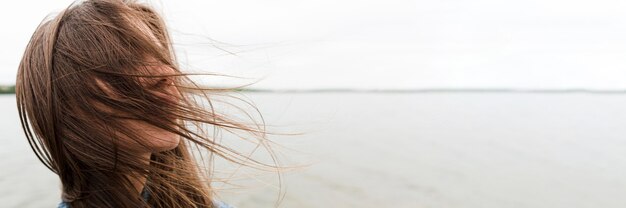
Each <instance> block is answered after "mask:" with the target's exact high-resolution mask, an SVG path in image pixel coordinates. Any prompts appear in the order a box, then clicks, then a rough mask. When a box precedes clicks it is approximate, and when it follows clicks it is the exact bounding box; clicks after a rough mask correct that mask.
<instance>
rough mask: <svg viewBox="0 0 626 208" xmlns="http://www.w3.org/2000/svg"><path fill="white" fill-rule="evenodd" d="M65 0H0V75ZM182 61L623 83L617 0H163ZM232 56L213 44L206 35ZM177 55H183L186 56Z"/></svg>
mask: <svg viewBox="0 0 626 208" xmlns="http://www.w3.org/2000/svg"><path fill="white" fill-rule="evenodd" d="M70 2H72V1H69V0H55V1H49V0H32V1H12V2H11V3H10V4H8V3H5V5H4V6H3V7H0V24H1V25H0V27H1V28H3V31H2V33H1V35H2V36H1V37H2V38H0V41H1V42H0V45H1V46H2V47H1V51H0V84H12V83H14V80H15V75H16V72H17V69H16V68H17V65H18V62H19V59H20V58H21V55H22V53H23V50H24V47H25V45H26V43H27V41H28V39H29V38H30V35H31V34H32V32H33V30H34V29H35V27H36V25H37V24H38V23H39V21H40V20H41V19H42V18H43V17H45V16H46V15H47V14H48V13H50V12H53V11H59V10H61V9H62V8H64V7H65V6H66V5H68V4H69V3H70ZM153 2H155V3H156V4H158V5H160V6H159V7H160V8H163V12H164V14H165V16H166V18H167V21H168V23H169V24H170V27H171V28H172V33H173V36H174V37H175V40H176V41H177V42H178V43H179V45H177V47H178V48H179V51H178V52H179V57H180V58H181V61H182V62H183V63H188V64H190V66H189V68H190V69H205V70H210V71H215V72H221V73H228V74H234V75H240V76H247V77H262V76H265V77H266V78H265V79H264V80H263V81H261V82H260V83H258V84H257V85H255V86H256V87H257V88H273V89H312V88H358V89H416V88H492V87H493V88H535V89H537V88H541V89H561V88H589V89H626V12H624V11H626V1H618V0H614V1H611V0H596V1H589V0H587V1H578V0H527V1H503V0H472V1H462V0H440V1H426V0H384V1H383V0H376V1H374V0H228V1H215V0H176V1H174V0H161V1H153ZM189 34H193V35H198V36H200V37H210V38H212V39H215V40H218V41H222V42H226V43H230V44H235V45H241V46H239V47H232V46H228V45H225V44H220V46H221V47H226V48H228V50H231V51H248V52H242V53H240V54H239V56H238V57H235V56H219V55H218V54H220V52H219V51H217V50H215V49H212V48H210V46H206V45H203V44H202V43H206V42H207V41H206V39H200V38H198V37H196V36H192V35H189ZM185 66H186V65H185Z"/></svg>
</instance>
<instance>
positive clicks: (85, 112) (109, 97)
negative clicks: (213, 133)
mask: <svg viewBox="0 0 626 208" xmlns="http://www.w3.org/2000/svg"><path fill="white" fill-rule="evenodd" d="M187 75H189V74H184V73H181V71H180V70H179V68H178V66H177V64H176V60H175V57H174V51H173V49H172V44H171V42H170V38H169V35H168V32H167V30H166V27H165V24H164V22H163V20H162V19H161V17H160V16H159V15H158V14H157V13H156V12H154V10H153V9H152V8H150V7H149V6H146V5H143V4H139V3H136V2H133V1H122V0H87V1H82V2H80V3H76V4H73V5H71V6H70V7H68V8H67V9H65V10H64V11H62V12H61V13H60V14H59V15H57V16H56V17H54V18H52V19H49V20H46V21H44V22H42V24H40V25H39V26H38V28H37V29H36V31H35V32H34V34H33V36H32V38H31V40H30V42H29V44H28V46H27V48H26V51H25V53H24V56H23V58H22V61H21V63H20V66H19V72H18V76H17V82H16V96H17V106H18V110H19V114H20V119H21V122H22V127H23V129H24V131H25V134H26V137H27V138H28V141H29V143H30V145H31V147H32V149H33V151H34V152H35V153H36V155H37V157H38V158H39V159H40V160H41V162H42V163H44V165H46V166H47V167H48V168H49V169H50V170H52V171H53V172H54V173H56V174H57V175H58V176H59V178H60V180H61V183H62V193H63V195H62V202H61V204H60V205H59V206H60V207H72V208H80V207H227V205H226V204H224V203H222V202H219V201H218V200H216V199H214V198H215V197H214V196H213V190H212V189H211V187H210V181H211V177H208V176H207V175H208V174H209V173H207V171H203V169H202V168H199V166H198V160H196V159H195V156H197V155H198V154H192V152H190V151H191V150H192V149H197V150H208V152H209V153H210V154H215V155H218V156H221V157H224V158H225V159H227V160H230V161H233V162H238V163H246V164H253V163H247V162H249V161H253V162H254V160H250V158H247V157H245V156H244V155H243V154H239V153H237V152H235V151H233V150H232V149H230V148H227V147H225V146H222V145H220V144H219V143H217V142H216V138H215V137H210V136H208V135H207V134H208V133H206V132H205V131H203V130H202V127H203V125H207V124H209V125H211V126H213V127H218V128H221V129H224V130H227V131H231V132H232V131H235V130H239V131H244V132H246V133H250V134H249V135H250V136H252V137H254V138H257V139H258V141H259V142H260V143H263V144H264V142H265V132H264V131H263V130H264V128H263V125H258V124H256V123H252V124H250V123H248V124H244V123H242V122H238V121H235V120H232V119H229V118H227V117H226V116H224V115H223V114H220V113H217V112H216V111H214V109H213V108H212V107H211V108H210V109H206V107H204V106H205V105H206V104H207V103H208V104H209V105H211V106H212V104H211V100H209V95H211V96H217V95H219V94H220V93H221V92H222V91H224V90H223V89H210V88H202V87H199V86H198V85H196V84H195V83H194V82H193V81H192V80H191V79H189V78H188V77H187ZM195 75H197V74H195ZM201 98H202V99H201ZM190 124H191V125H190ZM192 127H193V128H192ZM192 147H193V148H192ZM254 165H258V166H257V167H270V168H273V167H274V166H271V165H266V164H263V163H254ZM209 166H210V165H209Z"/></svg>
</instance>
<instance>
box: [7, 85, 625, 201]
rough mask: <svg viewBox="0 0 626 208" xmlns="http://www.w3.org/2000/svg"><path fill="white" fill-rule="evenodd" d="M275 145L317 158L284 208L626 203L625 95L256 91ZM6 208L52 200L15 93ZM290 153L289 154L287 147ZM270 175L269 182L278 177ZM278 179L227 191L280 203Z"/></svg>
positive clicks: (291, 182) (53, 185) (53, 192)
mask: <svg viewBox="0 0 626 208" xmlns="http://www.w3.org/2000/svg"><path fill="white" fill-rule="evenodd" d="M248 96H249V97H250V98H251V99H252V100H253V101H254V102H255V103H256V105H257V106H258V107H259V108H260V110H261V111H262V112H263V113H264V116H265V119H266V120H267V122H268V123H270V124H274V125H278V126H282V127H283V129H293V130H297V131H304V132H306V134H305V135H302V136H297V137H280V138H278V139H277V141H278V142H280V143H282V144H284V145H285V146H288V147H290V148H292V149H296V150H299V151H300V152H298V153H295V152H289V153H288V154H287V155H285V156H284V157H286V158H294V159H293V160H294V161H298V162H301V161H306V162H310V163H311V164H312V165H311V166H310V167H308V168H305V169H301V170H298V171H293V172H288V173H286V174H285V175H284V182H285V185H284V187H283V188H284V190H286V193H287V194H286V195H285V198H284V200H283V203H282V204H281V207H302V208H306V207H372V208H373V207H376V208H378V207H446V208H449V207H450V208H455V207H458V208H486V207H493V208H502V207H533V208H536V207H546V208H555V207H563V208H577V207H590V208H591V207H593V208H597V207H603V208H609V207H615V208H617V207H626V197H623V194H624V192H625V191H626V179H625V175H626V138H624V137H626V127H625V125H626V124H625V123H626V122H624V121H626V95H622V94H575V93H572V94H550V93H483V94H481V93H395V94H394V93H391V94H383V93H251V94H248ZM0 109H2V117H1V118H0V133H1V134H2V137H1V138H0V139H1V141H2V145H0V158H2V159H1V160H0V206H1V207H53V206H55V205H56V203H58V201H59V191H58V187H59V184H58V182H57V179H56V178H55V176H54V175H53V174H51V173H50V172H49V171H47V170H46V169H45V168H44V167H43V165H41V164H39V162H38V161H37V160H36V159H35V157H34V155H33V154H32V153H31V150H30V149H29V147H28V145H27V143H26V141H25V139H24V137H23V136H22V131H21V129H20V127H19V124H18V118H17V114H16V110H15V98H14V97H13V96H0ZM289 154H292V155H289ZM271 180H273V179H270V182H271ZM276 195H277V192H276V189H273V188H271V186H265V187H263V186H259V185H256V187H249V188H246V189H235V190H232V189H224V191H223V192H222V194H221V196H222V199H223V200H224V201H227V202H229V203H231V204H233V205H236V206H239V207H271V206H272V205H273V203H274V202H275V200H276V197H277V196H276Z"/></svg>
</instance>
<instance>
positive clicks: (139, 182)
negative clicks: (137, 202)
mask: <svg viewBox="0 0 626 208" xmlns="http://www.w3.org/2000/svg"><path fill="white" fill-rule="evenodd" d="M151 156H152V153H145V154H142V155H141V158H142V160H143V161H145V163H146V164H147V165H150V157H151ZM131 179H132V183H133V186H134V187H135V189H137V193H138V194H141V192H142V191H143V189H144V187H145V186H146V181H147V178H146V176H143V175H138V176H136V177H131Z"/></svg>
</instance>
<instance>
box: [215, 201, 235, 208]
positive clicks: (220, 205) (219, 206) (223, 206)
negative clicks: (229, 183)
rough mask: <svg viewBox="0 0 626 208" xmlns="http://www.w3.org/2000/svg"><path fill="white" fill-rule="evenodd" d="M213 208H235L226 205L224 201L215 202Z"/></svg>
mask: <svg viewBox="0 0 626 208" xmlns="http://www.w3.org/2000/svg"><path fill="white" fill-rule="evenodd" d="M213 206H214V207H216V208H235V207H233V206H231V205H229V204H226V203H224V202H222V201H218V200H213Z"/></svg>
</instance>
